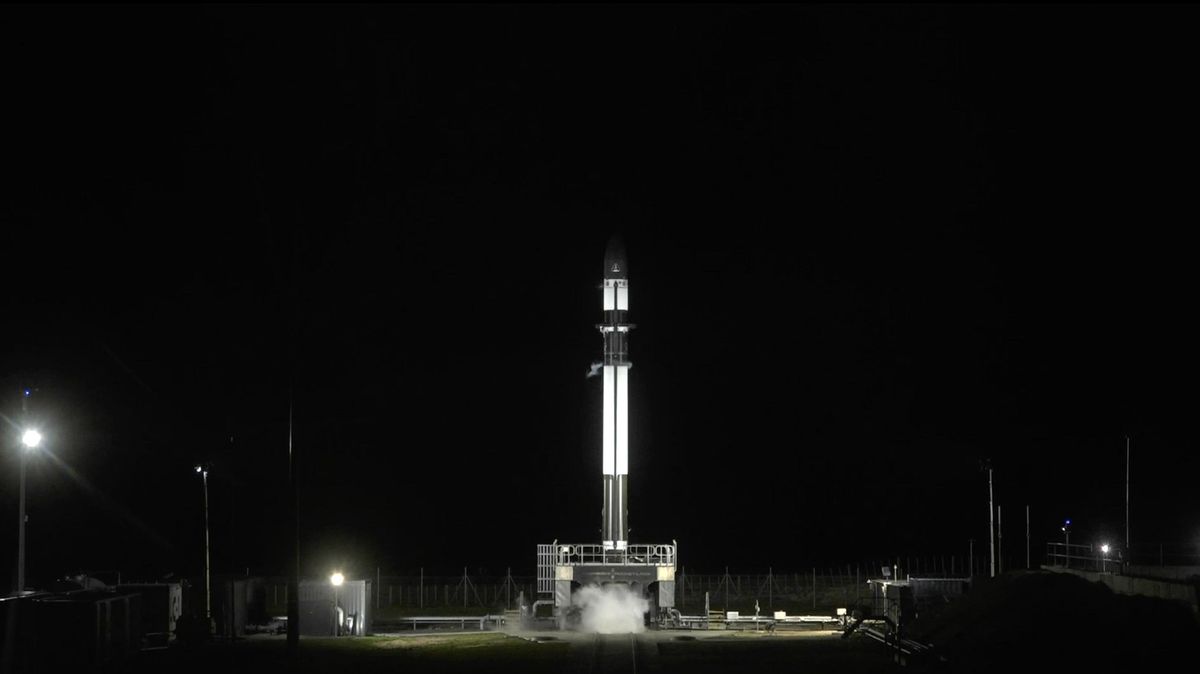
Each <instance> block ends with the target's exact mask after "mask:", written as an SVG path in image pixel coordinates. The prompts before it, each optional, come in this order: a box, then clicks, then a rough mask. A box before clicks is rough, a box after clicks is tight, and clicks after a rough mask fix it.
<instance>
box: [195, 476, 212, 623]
mask: <svg viewBox="0 0 1200 674" xmlns="http://www.w3.org/2000/svg"><path fill="white" fill-rule="evenodd" d="M196 472H197V473H200V478H201V479H202V480H203V482H204V620H205V624H206V625H208V629H209V631H212V581H211V577H210V575H209V570H210V566H209V559H210V558H209V536H208V466H207V465H206V464H201V465H198V466H196Z"/></svg>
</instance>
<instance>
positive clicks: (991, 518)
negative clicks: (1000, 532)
mask: <svg viewBox="0 0 1200 674" xmlns="http://www.w3.org/2000/svg"><path fill="white" fill-rule="evenodd" d="M987 471H988V557H989V561H988V566H989V569H988V571H989V572H990V573H991V577H992V578H995V577H996V507H995V505H994V503H995V501H994V500H993V499H992V463H991V461H989V462H988V466H987Z"/></svg>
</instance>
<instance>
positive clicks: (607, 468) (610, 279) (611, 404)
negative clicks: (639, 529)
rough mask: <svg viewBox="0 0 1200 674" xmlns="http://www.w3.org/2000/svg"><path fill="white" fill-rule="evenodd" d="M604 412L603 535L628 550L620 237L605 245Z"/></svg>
mask: <svg viewBox="0 0 1200 674" xmlns="http://www.w3.org/2000/svg"><path fill="white" fill-rule="evenodd" d="M600 288H601V291H602V293H603V299H602V307H603V310H604V313H603V315H604V322H603V323H600V324H598V325H597V326H596V327H597V328H598V329H599V330H600V335H601V336H602V337H603V338H604V361H603V365H604V372H603V374H604V413H603V414H604V416H603V431H602V432H601V442H600V446H601V452H602V453H603V461H602V462H601V464H602V469H603V471H604V506H603V510H602V511H601V521H602V525H601V536H600V539H601V541H602V543H603V545H604V549H605V550H625V547H626V545H627V543H628V538H629V367H630V362H629V331H630V330H632V329H633V327H634V326H633V324H632V323H629V322H628V314H629V265H628V263H627V262H626V259H625V247H624V246H623V245H622V244H621V240H620V238H618V237H613V238H612V239H610V240H609V242H608V245H607V246H606V247H605V249H604V283H603V284H602V285H601V287H600Z"/></svg>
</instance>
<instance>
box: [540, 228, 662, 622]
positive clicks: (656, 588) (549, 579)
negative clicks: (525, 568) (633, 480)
mask: <svg viewBox="0 0 1200 674" xmlns="http://www.w3.org/2000/svg"><path fill="white" fill-rule="evenodd" d="M600 289H601V292H602V308H603V316H604V322H603V323H600V324H598V325H597V326H596V327H597V328H598V329H599V330H600V334H601V336H602V337H603V338H604V361H603V363H602V364H603V377H604V412H603V430H602V431H601V442H600V447H601V452H602V454H603V460H602V462H601V465H602V473H603V485H604V486H603V494H604V499H603V508H602V510H601V527H600V531H601V535H600V542H599V543H569V544H563V543H559V542H558V541H557V540H556V541H555V542H554V543H548V544H539V545H538V551H537V562H538V564H537V567H538V584H537V585H538V586H537V590H538V602H537V603H538V604H551V603H552V605H553V607H554V615H555V617H556V619H557V620H558V624H559V627H567V626H568V625H569V624H570V623H571V621H572V618H573V611H572V595H573V593H574V592H575V591H576V590H577V589H579V588H581V587H584V586H587V585H598V586H605V585H612V584H621V585H625V586H627V587H628V588H629V589H630V590H631V591H633V592H634V593H636V594H639V595H640V596H642V597H643V598H645V599H646V600H647V601H648V603H649V606H650V611H649V615H648V619H649V621H650V622H651V623H653V624H655V625H659V626H666V625H670V624H675V623H677V622H678V619H679V612H678V611H677V610H676V609H675V566H676V548H677V545H676V543H675V542H674V541H672V542H671V543H663V544H634V543H630V542H629V370H630V366H631V363H630V361H629V332H630V330H632V329H633V328H634V325H633V324H632V323H629V322H628V315H629V265H628V264H627V262H626V257H625V248H624V246H623V245H622V244H621V241H620V239H618V238H615V237H614V238H613V239H611V240H610V241H609V242H608V245H607V246H606V248H605V251H604V282H603V284H602V285H601V287H600Z"/></svg>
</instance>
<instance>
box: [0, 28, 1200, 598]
mask: <svg viewBox="0 0 1200 674" xmlns="http://www.w3.org/2000/svg"><path fill="white" fill-rule="evenodd" d="M1197 18H1198V17H1197V10H1196V9H1194V8H1192V9H1187V8H1169V9H1168V8H1158V9H1154V8H1150V9H1134V8H1122V7H1099V8H1088V7H1080V6H1076V7H1060V8H1050V9H1047V8H1038V7H970V8H951V7H918V8H903V7H872V8H832V7H820V8H788V7H744V8H742V7H739V8H734V7H720V6H705V7H699V8H689V7H684V6H670V7H650V8H642V7H601V6H587V7H570V8H566V7H521V8H503V7H495V8H490V7H489V8H485V7H445V8H443V7H437V8H434V7H415V8H385V7H358V8H336V9H335V8H328V7H293V8H288V7H270V8H244V7H213V8H158V7H139V8H116V9H114V8H107V9H86V8H66V7H57V8H29V7H26V8H11V7H10V8H6V9H4V10H0V26H2V27H0V45H2V46H0V50H2V52H0V54H2V58H3V62H4V63H5V77H4V94H3V98H4V100H5V103H4V106H3V107H4V110H5V114H4V117H5V118H6V121H5V123H4V128H5V131H6V133H5V134H4V137H3V147H2V149H0V155H2V156H3V158H4V159H3V162H4V166H5V171H4V174H5V176H6V177H5V178H4V182H3V186H4V187H3V193H4V197H3V199H2V200H0V231H2V232H3V233H2V234H0V250H2V251H3V260H4V263H3V268H4V272H5V273H4V276H3V278H4V279H5V280H6V283H5V286H6V292H5V294H4V297H5V302H4V307H5V311H4V315H5V320H4V322H3V326H4V330H3V338H2V339H3V341H2V342H0V344H2V349H0V379H2V382H0V385H2V387H3V388H2V389H0V391H2V394H0V410H3V413H4V414H5V415H6V416H7V417H8V418H9V419H12V420H14V422H16V421H17V420H19V417H20V397H19V391H20V389H21V387H22V386H26V385H27V386H32V387H34V388H36V391H35V393H34V395H33V397H32V398H31V401H32V402H31V410H30V417H31V419H32V420H34V422H36V423H38V424H39V425H40V426H41V427H42V429H43V431H44V432H45V434H46V437H47V441H46V449H47V451H48V452H51V453H52V454H53V457H54V458H52V457H51V456H50V455H48V454H47V453H41V454H38V455H35V456H34V457H33V458H32V460H31V462H30V465H29V490H30V491H29V508H30V524H29V530H28V531H29V555H30V557H29V560H30V561H29V565H30V570H29V573H30V576H31V577H32V578H34V579H35V580H39V579H40V580H44V579H46V578H49V577H52V576H55V575H60V574H62V573H66V572H68V571H76V570H80V569H90V570H93V571H94V570H102V569H122V570H123V571H125V573H127V574H131V575H132V574H143V575H147V576H154V575H158V574H163V573H167V572H175V573H182V574H189V573H196V572H197V571H198V570H199V569H200V562H201V560H202V554H203V552H202V551H203V548H202V545H203V519H202V518H203V509H202V491H201V486H200V482H199V478H198V476H196V475H195V474H194V473H193V472H192V466H193V465H194V464H195V463H196V462H198V461H211V462H212V463H213V464H214V467H213V469H212V473H211V476H210V480H211V485H210V489H211V498H212V504H211V513H212V530H213V537H214V539H213V550H214V551H213V555H214V565H215V566H216V567H217V569H218V570H221V571H230V570H235V569H236V570H244V568H245V567H250V569H251V570H252V571H254V572H261V573H269V574H271V573H282V572H283V571H284V569H285V561H286V550H287V527H286V523H287V517H288V505H287V481H286V480H287V446H288V445H287V440H288V435H287V417H288V391H289V385H292V386H293V390H294V400H295V448H296V451H297V455H298V457H299V463H300V475H301V483H302V494H301V518H302V522H303V524H302V528H303V533H302V550H303V565H304V569H305V571H306V572H307V573H314V574H316V573H325V572H327V570H328V569H330V568H333V567H334V566H340V567H343V568H346V569H350V570H352V572H355V573H363V572H373V570H374V568H375V567H376V566H377V565H381V566H383V568H384V570H385V572H386V571H387V570H395V571H404V570H409V569H416V568H417V567H421V566H423V567H425V568H426V569H427V572H436V573H447V574H450V573H455V572H457V569H458V568H461V566H463V565H469V566H471V567H473V568H479V567H484V568H486V569H489V570H492V571H500V572H502V570H503V568H504V567H506V566H511V567H512V568H513V571H514V573H518V572H520V573H532V570H533V563H534V556H533V555H534V546H535V544H537V543H539V542H549V541H550V540H553V539H556V538H557V539H558V540H560V541H579V542H589V541H595V540H598V537H599V533H598V528H599V523H600V520H599V510H600V476H599V473H600V453H599V442H600V440H599V416H600V408H599V404H600V383H599V380H598V379H591V380H588V379H586V378H585V376H584V375H585V373H586V372H587V370H588V365H589V363H590V362H592V361H593V360H596V359H598V357H599V355H600V349H601V340H600V337H599V335H598V334H597V333H596V331H595V327H594V326H595V323H596V322H598V321H599V320H600V311H599V307H600V304H599V302H600V296H599V292H598V290H597V289H596V288H597V285H598V283H599V281H600V274H601V257H602V253H603V248H604V244H605V241H606V240H607V239H608V237H609V236H610V235H611V234H613V233H616V232H620V233H622V234H623V236H624V238H625V240H626V244H627V247H628V249H629V256H630V269H631V293H632V299H631V309H632V319H633V320H634V321H635V322H636V323H637V324H638V328H637V330H636V331H635V332H634V333H633V336H632V342H631V345H632V346H631V356H632V360H633V362H634V369H633V371H632V380H631V381H632V383H631V386H632V400H633V403H632V412H631V414H632V420H631V424H632V426H631V485H632V486H631V497H630V501H631V513H630V520H631V526H632V529H633V531H632V538H633V540H634V541H635V542H666V541H669V540H671V539H677V540H678V541H679V544H680V546H681V552H682V563H683V564H685V565H687V566H688V567H689V569H691V570H696V571H701V570H712V571H717V570H719V569H720V568H721V567H723V566H725V565H727V564H728V565H730V566H731V567H732V568H740V569H743V570H746V571H751V570H758V569H765V567H767V566H768V565H771V566H774V567H775V568H776V569H800V568H804V567H806V566H807V565H810V564H827V565H828V564H837V563H843V564H844V563H848V562H855V561H858V560H865V559H875V558H878V557H883V556H888V555H895V554H901V555H905V554H922V555H935V554H944V555H950V554H955V555H959V556H960V558H961V556H962V555H964V554H965V553H966V550H967V540H968V539H969V538H976V539H977V541H978V542H977V544H976V545H977V547H976V551H977V554H978V553H980V551H982V550H983V547H982V546H983V545H984V541H985V540H986V536H987V513H986V509H987V505H986V503H987V501H986V495H987V490H986V489H987V487H986V477H985V475H984V474H983V473H980V471H979V462H980V460H981V459H984V458H988V457H990V458H991V459H992V460H993V462H994V465H995V466H996V478H995V479H996V494H997V501H998V502H999V503H1000V504H1001V505H1002V507H1003V508H1004V513H1005V538H1006V539H1007V541H1008V544H1007V545H1006V549H1007V550H1011V551H1012V552H1011V559H1013V560H1014V561H1015V559H1016V558H1017V557H1023V550H1020V548H1021V543H1022V540H1021V539H1022V537H1023V528H1024V527H1023V521H1022V520H1023V508H1024V506H1025V505H1026V504H1029V505H1031V506H1032V512H1033V517H1032V530H1033V534H1032V535H1033V540H1034V549H1035V551H1034V555H1035V558H1036V557H1037V556H1038V550H1039V549H1040V547H1041V544H1042V542H1043V541H1044V540H1046V539H1047V538H1048V537H1050V538H1055V539H1056V538H1057V535H1058V527H1057V523H1058V522H1059V521H1060V520H1061V519H1062V518H1063V517H1072V518H1073V519H1075V521H1076V532H1077V534H1076V536H1077V537H1078V538H1076V537H1074V536H1073V539H1072V540H1073V541H1075V540H1082V541H1084V542H1092V541H1099V540H1100V539H1107V540H1112V541H1118V540H1120V539H1121V538H1122V533H1121V532H1122V529H1123V496H1124V484H1123V480H1124V467H1125V465H1124V459H1125V456H1124V442H1125V441H1124V437H1125V435H1126V434H1130V435H1132V437H1133V466H1134V472H1133V475H1134V480H1133V536H1134V539H1135V541H1142V542H1146V543H1149V542H1158V541H1167V542H1186V541H1190V542H1193V543H1195V542H1197V541H1200V490H1197V489H1196V488H1195V484H1196V476H1197V470H1198V469H1200V458H1198V452H1197V450H1198V449H1200V448H1198V447H1197V442H1196V440H1195V433H1194V428H1193V427H1194V418H1195V414H1196V412H1195V410H1196V395H1195V393H1194V391H1193V389H1194V386H1195V382H1196V381H1197V374H1198V372H1197V359H1196V355H1195V349H1196V345H1197V343H1200V342H1198V339H1197V338H1198V337H1200V335H1198V334H1197V330H1196V328H1195V326H1194V319H1193V315H1192V314H1193V313H1194V307H1195V288H1196V286H1197V279H1196V276H1197V274H1196V264H1195V257H1196V253H1195V251H1196V248H1195V246H1194V243H1193V240H1192V237H1191V236H1189V234H1190V231H1189V230H1190V229H1191V228H1192V227H1193V226H1194V222H1195V221H1196V215H1195V199H1194V191H1195V185H1196V178H1197V169H1196V157H1197V156H1198V154H1200V153H1198V151H1200V135H1198V134H1200V132H1198V131H1197V129H1198V127H1197V125H1196V120H1197V119H1200V108H1198V106H1197V105H1196V103H1195V101H1194V96H1193V94H1194V91H1193V89H1194V86H1193V85H1194V80H1195V72H1196V67H1197V65H1198V63H1200V59H1198V57H1200V54H1198V50H1200V46H1198V44H1197V42H1196V40H1195V39H1194V27H1195V26H1196V25H1197V24H1196V19H1197ZM9 428H10V429H11V428H12V427H11V426H10V427H9ZM15 434H16V431H15V430H13V431H12V432H11V433H9V439H8V440H6V444H5V445H4V452H3V461H2V470H3V473H2V474H3V476H4V479H3V480H0V495H2V497H3V499H2V503H0V505H2V507H3V512H4V513H7V514H5V515H4V516H3V520H4V521H5V522H8V523H9V524H8V525H6V526H4V527H0V533H3V536H0V543H2V545H0V547H2V551H3V560H2V562H0V566H2V567H3V568H6V569H8V568H11V566H12V564H13V562H12V560H13V558H14V557H15V554H14V549H15V538H16V532H15V531H14V530H13V529H15V527H12V524H15V520H16V519H17V517H16V509H17V506H16V503H17V498H16V484H17V477H16V475H17V472H16V466H17V461H16V456H17V453H16V447H15V437H16V435H15ZM9 527H11V528H9ZM1198 544H1200V543H1198ZM1019 550H1020V551H1019Z"/></svg>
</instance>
